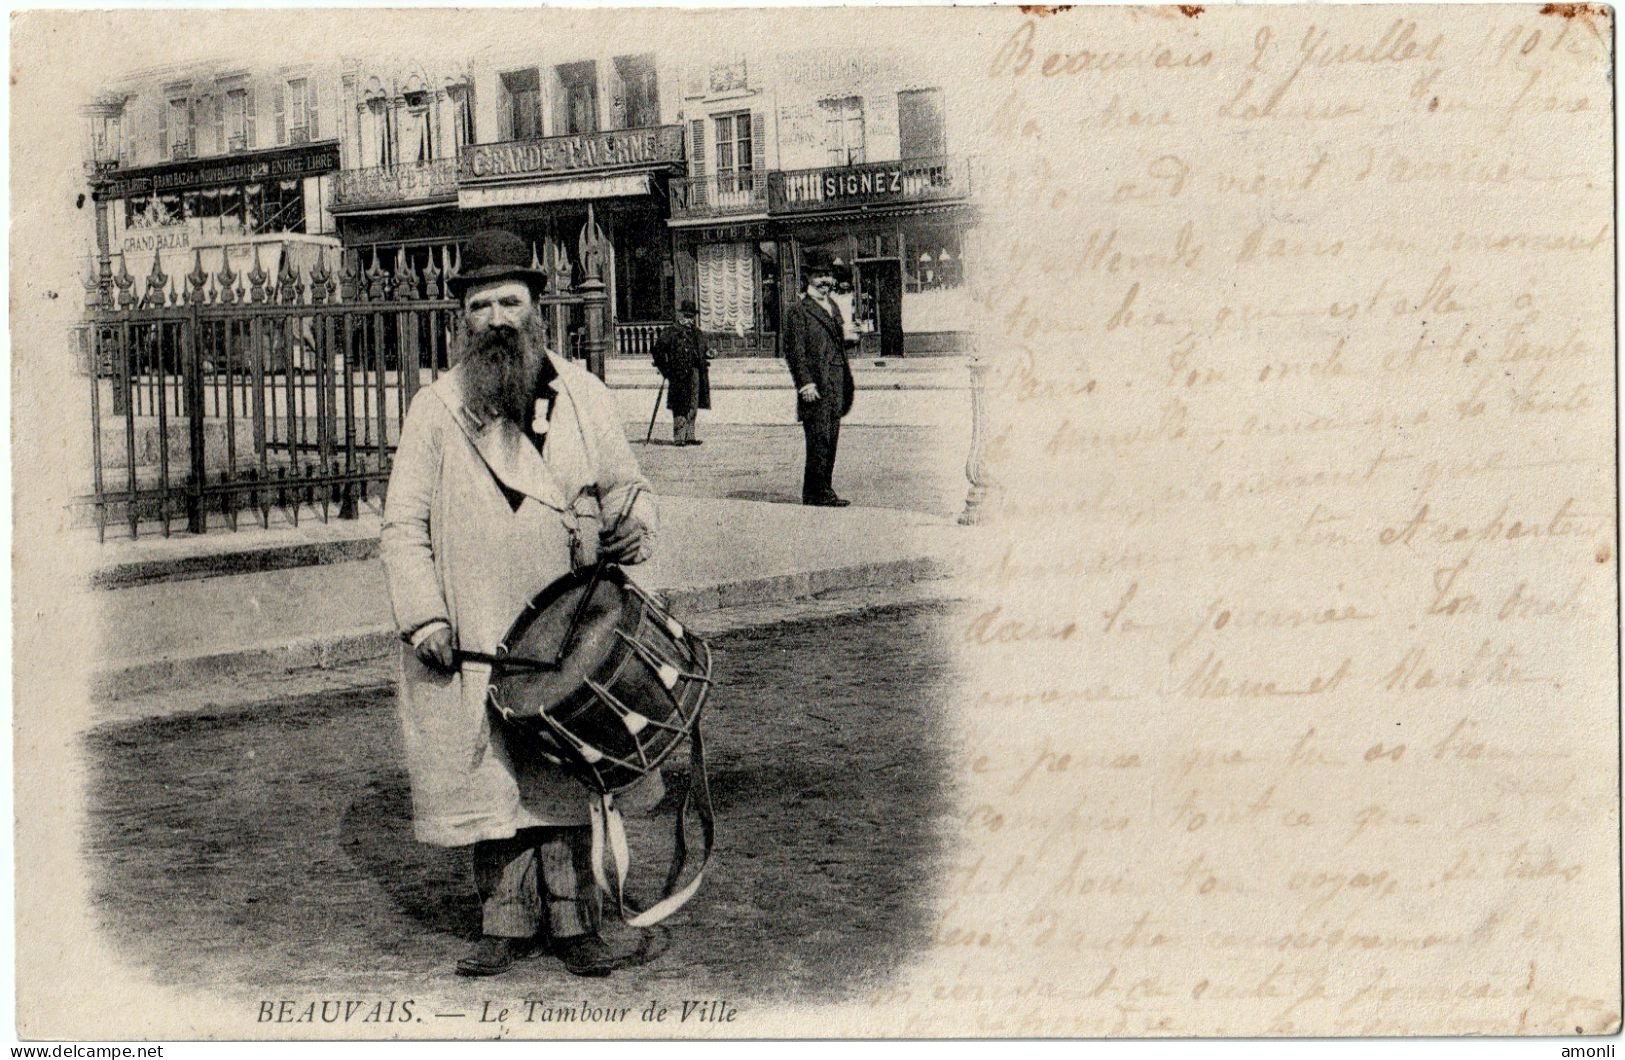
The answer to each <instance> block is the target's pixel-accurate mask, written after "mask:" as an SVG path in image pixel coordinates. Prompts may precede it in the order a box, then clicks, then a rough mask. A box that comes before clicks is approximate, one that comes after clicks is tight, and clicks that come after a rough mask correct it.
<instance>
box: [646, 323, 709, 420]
mask: <svg viewBox="0 0 1625 1060" xmlns="http://www.w3.org/2000/svg"><path fill="white" fill-rule="evenodd" d="M699 318H700V311H699V309H697V308H696V307H695V305H694V303H693V302H689V301H685V302H684V303H683V305H682V308H681V309H680V310H678V313H677V320H678V322H677V323H676V324H669V325H667V326H666V327H665V328H662V329H661V331H660V335H659V337H658V338H656V339H655V348H654V362H655V367H656V368H658V369H659V370H660V374H661V375H663V376H665V377H666V385H667V388H668V389H667V390H666V407H667V408H668V409H671V436H672V444H674V445H699V444H700V440H699V439H698V438H696V437H694V420H695V417H696V416H697V414H698V411H699V410H700V409H708V408H710V407H711V368H710V365H709V363H708V362H709V361H710V359H711V352H710V351H709V350H708V349H706V346H705V332H703V331H701V330H700V329H699V325H698V323H697V322H698V320H699Z"/></svg>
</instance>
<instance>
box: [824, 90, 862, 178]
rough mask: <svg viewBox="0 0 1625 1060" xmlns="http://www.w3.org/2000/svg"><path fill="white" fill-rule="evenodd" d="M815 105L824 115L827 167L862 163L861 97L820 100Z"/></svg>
mask: <svg viewBox="0 0 1625 1060" xmlns="http://www.w3.org/2000/svg"><path fill="white" fill-rule="evenodd" d="M818 106H819V109H820V110H822V111H823V112H824V150H825V153H826V155H827V157H828V162H829V165H832V166H849V165H855V164H857V163H859V162H862V161H864V146H863V98H862V97H861V96H844V97H840V98H834V99H823V100H819V102H818Z"/></svg>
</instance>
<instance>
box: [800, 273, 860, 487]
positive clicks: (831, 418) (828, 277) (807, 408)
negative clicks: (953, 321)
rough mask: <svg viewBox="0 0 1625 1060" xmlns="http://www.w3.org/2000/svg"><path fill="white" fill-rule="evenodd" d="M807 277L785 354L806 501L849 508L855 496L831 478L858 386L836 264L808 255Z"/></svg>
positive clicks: (803, 274) (804, 277)
mask: <svg viewBox="0 0 1625 1060" xmlns="http://www.w3.org/2000/svg"><path fill="white" fill-rule="evenodd" d="M802 281H803V283H804V285H805V287H804V293H803V294H802V296H801V299H800V300H799V301H798V302H796V304H795V305H793V306H791V307H790V311H789V312H788V313H786V314H785V319H784V359H785V361H786V362H788V364H789V365H790V376H791V378H792V379H794V380H795V386H796V418H797V419H799V420H800V421H801V430H802V433H803V434H805V435H806V439H807V467H806V471H805V472H804V474H803V475H802V479H801V503H802V504H814V505H819V506H821V507H826V508H844V507H846V506H847V505H848V504H850V503H851V502H850V501H846V500H842V499H841V498H840V497H837V496H836V495H835V488H834V486H833V485H832V483H831V479H832V478H833V477H834V473H835V445H836V443H837V442H838V441H839V440H840V437H841V418H842V417H843V416H845V415H846V414H847V413H848V412H850V411H851V409H852V396H853V392H854V390H855V387H854V386H853V383H852V366H851V365H850V364H849V363H848V362H847V359H846V336H845V328H844V321H842V319H841V310H840V308H839V307H838V306H837V305H836V304H835V302H834V301H833V300H832V299H831V298H830V292H831V291H833V290H834V289H835V270H834V268H833V267H832V266H831V265H830V263H829V262H828V260H826V259H823V258H815V257H813V256H812V255H809V256H808V257H807V259H806V261H805V262H804V263H803V267H802Z"/></svg>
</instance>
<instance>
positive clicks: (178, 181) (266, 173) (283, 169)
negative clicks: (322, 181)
mask: <svg viewBox="0 0 1625 1060" xmlns="http://www.w3.org/2000/svg"><path fill="white" fill-rule="evenodd" d="M338 168H339V145H338V144H337V143H336V142H333V143H322V144H312V145H310V146H309V147H303V146H301V147H297V148H291V149H286V150H279V151H262V152H256V153H254V154H251V155H226V156H223V157H220V158H210V159H203V160H201V161H196V162H176V163H171V164H167V165H162V166H147V167H144V168H142V169H130V170H122V171H120V172H119V174H118V176H117V177H116V178H114V179H112V180H109V181H106V182H105V183H103V184H102V185H101V186H100V187H99V188H98V189H97V191H96V194H97V197H98V198H103V199H122V198H126V197H128V196H130V195H143V194H151V193H154V192H166V191H188V190H191V189H194V188H213V187H220V186H223V185H227V184H243V183H247V182H249V181H256V180H272V179H278V178H284V179H285V178H289V177H313V176H319V175H321V174H323V173H331V172H333V171H334V170H335V169H338Z"/></svg>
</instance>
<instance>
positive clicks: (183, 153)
mask: <svg viewBox="0 0 1625 1060" xmlns="http://www.w3.org/2000/svg"><path fill="white" fill-rule="evenodd" d="M169 157H170V158H172V159H174V160H175V161H177V162H182V161H185V160H187V159H191V158H196V157H197V150H196V149H195V148H193V146H192V145H191V144H189V143H187V142H186V141H185V140H177V141H175V143H173V144H171V145H170V147H169Z"/></svg>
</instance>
